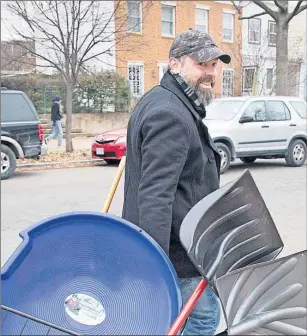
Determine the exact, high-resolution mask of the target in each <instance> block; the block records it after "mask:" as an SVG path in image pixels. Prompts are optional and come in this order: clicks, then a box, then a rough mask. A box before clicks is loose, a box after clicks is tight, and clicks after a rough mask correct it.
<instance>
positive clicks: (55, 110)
mask: <svg viewBox="0 0 307 336" xmlns="http://www.w3.org/2000/svg"><path fill="white" fill-rule="evenodd" d="M62 118H63V115H62V104H61V97H59V96H56V97H54V98H53V99H52V106H51V121H52V127H53V129H52V133H50V134H49V135H48V136H47V137H46V139H45V143H46V144H47V143H48V141H49V140H51V139H53V138H56V137H57V138H58V147H60V146H61V145H62V140H63V129H62V123H61V119H62Z"/></svg>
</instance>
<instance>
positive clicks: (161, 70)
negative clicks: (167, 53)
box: [158, 62, 168, 83]
mask: <svg viewBox="0 0 307 336" xmlns="http://www.w3.org/2000/svg"><path fill="white" fill-rule="evenodd" d="M158 69H159V83H160V82H161V79H162V78H163V76H164V74H165V72H166V71H167V69H168V63H167V62H161V63H158Z"/></svg>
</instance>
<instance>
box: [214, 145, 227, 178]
mask: <svg viewBox="0 0 307 336" xmlns="http://www.w3.org/2000/svg"><path fill="white" fill-rule="evenodd" d="M215 145H216V147H217V149H218V151H219V153H220V155H221V169H220V174H224V173H225V171H226V170H227V169H228V168H229V166H230V161H231V154H230V150H229V148H228V146H227V145H225V144H223V143H221V142H217V143H216V144H215Z"/></svg>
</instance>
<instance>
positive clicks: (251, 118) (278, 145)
mask: <svg viewBox="0 0 307 336" xmlns="http://www.w3.org/2000/svg"><path fill="white" fill-rule="evenodd" d="M306 108H307V106H306V102H305V100H303V99H300V98H297V97H278V96H270V97H262V96H260V97H231V98H221V99H216V100H214V101H213V102H212V103H211V104H210V105H209V106H208V107H207V115H206V118H205V119H203V122H204V124H205V125H207V127H208V129H209V132H210V135H211V137H212V138H213V140H214V142H215V143H216V145H217V147H218V149H219V151H220V154H221V156H222V163H221V173H224V172H225V171H226V170H227V169H228V167H229V165H230V162H231V161H234V160H235V159H236V158H240V159H241V160H242V161H243V162H245V163H252V162H254V161H255V160H256V159H257V158H262V159H275V158H276V159H277V158H285V159H286V162H287V164H288V165H289V166H291V167H299V166H302V165H303V164H304V163H305V160H306V153H307V150H306V149H307V129H306Z"/></svg>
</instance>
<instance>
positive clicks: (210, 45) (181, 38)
mask: <svg viewBox="0 0 307 336" xmlns="http://www.w3.org/2000/svg"><path fill="white" fill-rule="evenodd" d="M185 55H186V56H190V57H191V58H192V59H194V60H195V61H197V62H209V61H211V60H213V59H215V58H219V59H220V60H221V61H222V62H224V63H227V64H228V63H230V61H231V57H230V56H229V55H227V54H225V53H223V52H222V51H221V50H220V49H219V48H218V47H217V46H216V44H215V42H214V41H213V39H212V38H211V37H210V35H209V34H207V33H204V32H201V31H199V30H194V29H190V30H188V31H186V32H184V33H182V34H180V35H178V36H176V38H175V40H174V42H173V44H172V46H171V48H170V51H169V58H178V57H181V56H185Z"/></svg>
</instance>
